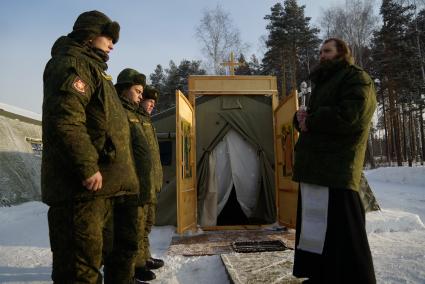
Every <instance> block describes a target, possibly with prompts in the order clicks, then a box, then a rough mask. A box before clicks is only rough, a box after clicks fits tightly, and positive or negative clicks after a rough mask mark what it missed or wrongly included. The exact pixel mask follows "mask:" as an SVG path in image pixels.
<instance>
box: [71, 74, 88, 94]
mask: <svg viewBox="0 0 425 284" xmlns="http://www.w3.org/2000/svg"><path fill="white" fill-rule="evenodd" d="M72 87H73V88H74V89H75V90H77V92H79V93H82V94H84V93H85V92H86V83H84V81H83V80H81V78H80V77H75V79H74V82H73V83H72Z"/></svg>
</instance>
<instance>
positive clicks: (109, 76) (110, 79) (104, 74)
mask: <svg viewBox="0 0 425 284" xmlns="http://www.w3.org/2000/svg"><path fill="white" fill-rule="evenodd" d="M101 74H102V76H103V78H105V79H106V80H108V81H112V76H111V75H108V74H106V73H105V72H102V73H101Z"/></svg>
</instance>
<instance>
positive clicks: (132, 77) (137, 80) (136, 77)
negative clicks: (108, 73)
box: [115, 68, 146, 88]
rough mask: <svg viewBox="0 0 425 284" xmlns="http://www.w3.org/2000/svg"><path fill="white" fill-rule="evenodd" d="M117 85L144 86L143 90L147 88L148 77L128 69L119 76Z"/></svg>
mask: <svg viewBox="0 0 425 284" xmlns="http://www.w3.org/2000/svg"><path fill="white" fill-rule="evenodd" d="M117 85H127V86H130V87H131V86H133V85H142V86H143V88H145V87H146V76H145V74H142V73H139V72H138V71H136V70H134V69H131V68H126V69H124V70H122V71H121V72H120V74H118V78H117V83H116V84H115V86H117Z"/></svg>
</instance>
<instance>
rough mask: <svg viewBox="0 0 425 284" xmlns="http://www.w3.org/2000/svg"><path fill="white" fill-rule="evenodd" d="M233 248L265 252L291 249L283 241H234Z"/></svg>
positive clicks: (236, 250) (240, 250)
mask: <svg viewBox="0 0 425 284" xmlns="http://www.w3.org/2000/svg"><path fill="white" fill-rule="evenodd" d="M232 248H233V250H234V251H235V252H242V253H244V252H265V251H284V250H287V249H289V248H288V247H287V246H286V245H285V244H284V243H283V242H282V241H279V240H275V241H249V242H233V243H232Z"/></svg>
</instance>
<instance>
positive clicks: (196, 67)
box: [150, 59, 206, 113]
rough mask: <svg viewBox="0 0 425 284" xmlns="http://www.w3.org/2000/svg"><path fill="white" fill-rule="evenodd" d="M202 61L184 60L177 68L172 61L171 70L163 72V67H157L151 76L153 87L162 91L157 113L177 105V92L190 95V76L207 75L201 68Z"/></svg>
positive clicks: (167, 69)
mask: <svg viewBox="0 0 425 284" xmlns="http://www.w3.org/2000/svg"><path fill="white" fill-rule="evenodd" d="M200 66H201V61H196V60H194V61H189V60H186V59H184V60H182V61H181V62H180V64H179V66H177V65H176V64H175V63H174V61H173V60H170V63H169V68H166V69H165V71H163V69H162V66H161V65H157V67H156V69H155V71H154V73H152V74H151V75H150V79H151V81H152V85H153V86H154V87H155V88H157V89H158V90H159V91H160V99H159V102H158V104H157V112H158V113H159V112H161V111H164V110H166V109H168V108H170V107H173V106H174V105H175V94H176V90H180V91H182V92H183V93H184V94H185V95H187V94H188V78H189V75H205V74H206V71H205V70H204V69H202V68H201V67H200Z"/></svg>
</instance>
